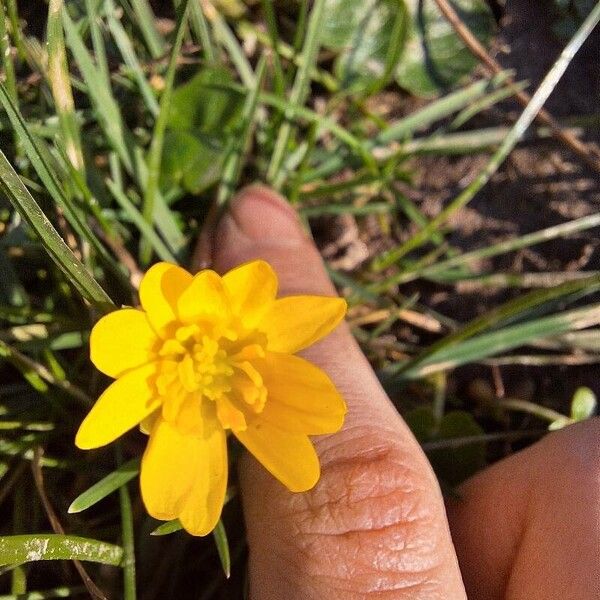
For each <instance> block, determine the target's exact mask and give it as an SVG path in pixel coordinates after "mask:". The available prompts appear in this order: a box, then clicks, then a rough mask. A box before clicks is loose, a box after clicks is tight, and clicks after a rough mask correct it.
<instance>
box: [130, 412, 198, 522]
mask: <svg viewBox="0 0 600 600" xmlns="http://www.w3.org/2000/svg"><path fill="white" fill-rule="evenodd" d="M200 447H202V442H201V440H200V439H199V438H197V437H195V436H192V435H182V434H181V433H180V432H179V431H178V429H177V428H176V427H174V426H172V425H171V424H170V423H168V422H167V421H165V420H164V419H162V418H161V417H159V418H158V419H157V421H156V423H155V425H154V427H153V429H152V432H151V433H150V439H149V440H148V446H147V447H146V451H145V452H144V456H143V458H142V468H141V473H140V487H141V491H142V498H143V500H144V505H145V506H146V510H147V511H148V513H149V514H150V515H151V516H153V517H154V518H156V519H164V520H167V519H175V518H177V517H178V516H179V513H180V511H181V508H182V507H183V503H184V501H185V497H186V494H187V493H188V492H189V490H190V489H191V487H192V483H193V481H194V479H195V477H196V470H197V465H198V455H199V448H200Z"/></svg>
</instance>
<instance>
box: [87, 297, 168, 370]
mask: <svg viewBox="0 0 600 600" xmlns="http://www.w3.org/2000/svg"><path fill="white" fill-rule="evenodd" d="M157 340H158V338H157V337H156V333H154V330H153V329H152V327H151V326H150V323H149V322H148V319H147V318H146V313H145V312H143V311H141V310H136V309H135V308H123V309H121V310H116V311H114V312H112V313H109V314H108V315H106V316H104V317H102V318H101V319H100V320H99V321H98V322H97V323H96V324H95V325H94V328H93V329H92V333H91V335H90V358H91V359H92V362H93V363H94V365H96V367H97V368H98V369H99V370H100V371H102V372H103V373H105V374H106V375H108V376H109V377H114V378H117V377H119V376H120V375H122V374H123V373H124V372H125V371H129V370H130V369H135V368H136V367H141V366H142V365H144V364H146V363H148V362H150V361H151V360H152V354H153V351H154V349H155V346H156V342H157Z"/></svg>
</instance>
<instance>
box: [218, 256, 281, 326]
mask: <svg viewBox="0 0 600 600" xmlns="http://www.w3.org/2000/svg"><path fill="white" fill-rule="evenodd" d="M223 284H224V285H225V289H226V290H227V294H228V295H229V300H230V303H231V310H232V311H233V313H234V314H236V315H239V316H240V317H241V318H242V321H243V323H244V324H245V325H246V327H252V326H254V325H256V323H258V321H259V320H260V318H261V317H262V316H263V315H264V313H265V312H266V311H267V310H268V308H269V305H270V304H271V303H272V302H273V300H275V296H276V295H277V275H276V274H275V271H273V268H272V267H271V265H269V263H267V262H265V261H264V260H253V261H251V262H247V263H245V264H243V265H240V266H239V267H236V268H235V269H232V270H231V271H229V272H228V273H226V274H225V275H223Z"/></svg>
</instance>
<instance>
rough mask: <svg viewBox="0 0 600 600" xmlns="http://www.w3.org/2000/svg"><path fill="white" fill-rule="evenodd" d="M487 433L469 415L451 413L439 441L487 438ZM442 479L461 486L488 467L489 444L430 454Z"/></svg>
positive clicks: (438, 437)
mask: <svg viewBox="0 0 600 600" xmlns="http://www.w3.org/2000/svg"><path fill="white" fill-rule="evenodd" d="M483 433H484V431H483V429H482V428H481V427H480V426H479V424H478V423H477V422H476V421H475V419H474V418H473V416H472V415H471V414H470V413H468V412H465V411H461V410H457V411H451V412H449V413H447V414H445V415H444V417H443V418H442V420H441V422H440V426H439V429H438V431H437V433H436V435H435V439H436V440H449V439H455V438H465V437H470V436H480V435H483ZM428 458H429V460H430V461H431V465H432V466H433V468H434V470H435V472H436V474H437V475H438V477H440V478H441V479H443V480H444V481H445V482H447V483H449V484H450V485H457V484H458V483H460V482H461V481H464V480H465V479H466V478H467V477H470V476H471V475H473V474H474V473H476V472H477V471H479V469H481V468H482V467H484V466H485V443H483V442H481V441H479V442H474V443H472V444H465V445H461V446H456V447H450V448H444V449H443V450H432V451H431V452H428Z"/></svg>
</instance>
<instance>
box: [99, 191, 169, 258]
mask: <svg viewBox="0 0 600 600" xmlns="http://www.w3.org/2000/svg"><path fill="white" fill-rule="evenodd" d="M106 185H107V186H108V189H109V190H110V193H111V194H112V196H113V198H114V199H115V200H116V201H117V204H119V206H120V207H121V208H122V209H123V210H124V211H125V212H126V213H127V215H128V216H129V218H130V219H131V221H132V223H133V224H134V225H135V226H136V227H137V228H138V230H139V231H140V233H141V235H142V239H145V240H147V242H148V244H149V245H150V247H151V248H152V249H153V250H154V252H156V254H157V256H158V257H159V258H160V259H161V260H166V261H167V262H172V263H176V262H177V259H176V258H175V257H174V256H173V254H171V252H170V250H169V249H168V248H167V246H166V245H165V243H164V242H163V241H162V240H161V239H160V237H159V236H158V234H157V233H156V232H155V231H154V229H153V228H152V225H151V224H150V223H148V222H146V220H145V219H144V216H143V215H142V213H141V212H140V211H139V210H138V209H137V208H136V207H135V206H134V204H133V203H132V202H131V200H129V198H128V197H127V196H126V195H125V193H124V192H122V191H121V189H120V188H119V186H118V185H117V184H116V183H114V182H113V181H111V180H110V179H109V180H107V182H106Z"/></svg>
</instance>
